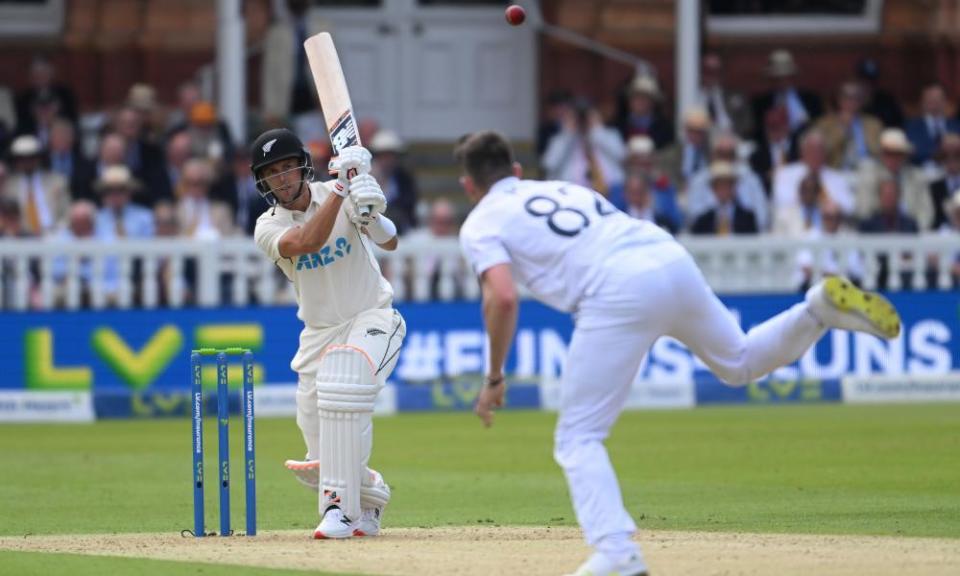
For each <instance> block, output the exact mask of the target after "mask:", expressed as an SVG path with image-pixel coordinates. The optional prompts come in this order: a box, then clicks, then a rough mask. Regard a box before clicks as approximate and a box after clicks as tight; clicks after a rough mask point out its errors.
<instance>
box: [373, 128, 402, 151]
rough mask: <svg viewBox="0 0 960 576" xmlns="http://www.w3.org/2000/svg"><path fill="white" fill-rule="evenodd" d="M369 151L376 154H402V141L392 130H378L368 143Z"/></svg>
mask: <svg viewBox="0 0 960 576" xmlns="http://www.w3.org/2000/svg"><path fill="white" fill-rule="evenodd" d="M370 151H371V152H373V153H374V154H376V153H377V152H396V153H398V154H399V153H400V152H403V140H401V139H400V136H398V135H397V133H396V132H394V131H392V130H379V131H378V132H377V133H376V134H374V135H373V140H371V141H370Z"/></svg>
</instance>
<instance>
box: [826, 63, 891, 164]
mask: <svg viewBox="0 0 960 576" xmlns="http://www.w3.org/2000/svg"><path fill="white" fill-rule="evenodd" d="M816 126H817V129H819V130H820V132H821V133H822V134H823V143H824V146H825V147H826V149H827V163H828V164H830V166H831V167H833V168H836V169H837V170H844V171H848V172H852V171H854V170H856V169H857V167H858V166H859V165H860V163H861V162H862V161H864V160H867V159H868V158H875V157H876V156H877V154H878V152H879V148H880V132H882V131H883V124H881V123H880V121H879V120H877V119H876V118H874V117H873V116H869V115H867V114H864V113H863V94H862V92H861V90H860V86H859V85H858V84H856V83H854V82H845V83H844V84H843V86H841V87H840V93H839V94H838V95H837V108H836V111H835V112H833V113H831V114H827V115H826V116H824V117H823V118H821V119H820V120H819V121H818V122H817V124H816Z"/></svg>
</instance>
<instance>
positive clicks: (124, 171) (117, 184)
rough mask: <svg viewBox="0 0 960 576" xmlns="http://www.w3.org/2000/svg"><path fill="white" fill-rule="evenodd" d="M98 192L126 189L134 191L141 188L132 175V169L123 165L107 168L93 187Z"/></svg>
mask: <svg viewBox="0 0 960 576" xmlns="http://www.w3.org/2000/svg"><path fill="white" fill-rule="evenodd" d="M93 187H94V188H95V189H96V190H97V192H103V191H104V190H115V189H117V188H126V189H127V190H130V191H133V190H136V189H137V188H139V187H140V182H139V181H137V179H136V178H134V177H133V175H132V174H131V173H130V169H129V168H127V167H126V166H124V165H122V164H116V165H114V166H107V167H106V168H105V169H104V171H103V174H101V175H100V178H99V179H97V182H96V183H95V184H94V185H93Z"/></svg>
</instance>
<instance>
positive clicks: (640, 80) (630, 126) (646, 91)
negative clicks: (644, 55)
mask: <svg viewBox="0 0 960 576" xmlns="http://www.w3.org/2000/svg"><path fill="white" fill-rule="evenodd" d="M661 99H662V94H661V92H660V86H659V85H658V84H657V80H656V78H654V77H653V76H650V75H649V74H644V73H638V74H637V75H636V76H634V77H633V80H631V81H630V84H629V85H628V86H627V88H626V90H625V91H624V93H623V97H622V98H621V100H620V104H619V105H618V112H617V120H616V126H617V130H619V131H620V136H621V137H622V138H623V139H624V140H625V141H626V140H629V139H630V138H631V137H633V136H638V135H645V136H649V137H650V138H651V139H652V140H653V143H654V145H656V147H657V149H658V150H659V149H661V148H663V147H665V146H668V145H670V143H672V142H673V137H674V134H673V122H671V121H670V119H669V118H667V117H666V116H664V115H663V112H662V111H661V110H660V107H659V104H660V101H661Z"/></svg>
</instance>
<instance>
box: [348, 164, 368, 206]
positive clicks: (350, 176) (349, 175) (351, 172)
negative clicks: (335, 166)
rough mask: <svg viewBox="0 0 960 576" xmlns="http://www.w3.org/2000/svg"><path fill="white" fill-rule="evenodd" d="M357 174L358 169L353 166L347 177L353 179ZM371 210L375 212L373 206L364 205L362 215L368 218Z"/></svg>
mask: <svg viewBox="0 0 960 576" xmlns="http://www.w3.org/2000/svg"><path fill="white" fill-rule="evenodd" d="M356 175H357V169H356V168H351V169H350V170H348V171H347V178H348V179H351V178H353V177H354V176H356ZM371 212H373V206H364V207H363V208H362V209H361V210H360V215H361V216H363V217H364V218H366V217H368V216H370V213H371Z"/></svg>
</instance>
